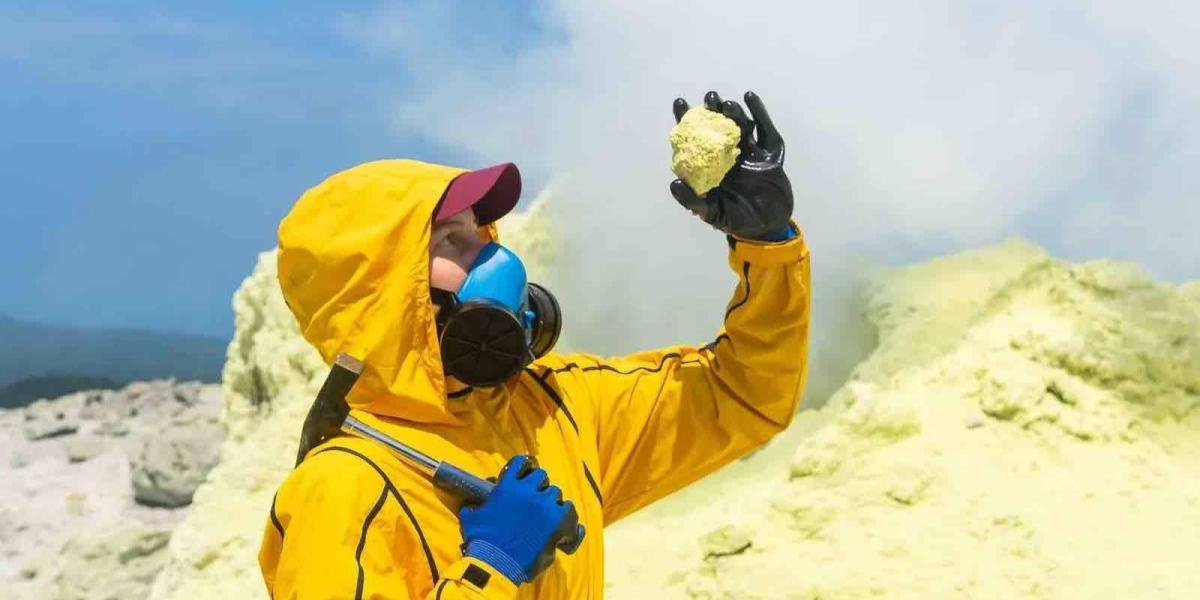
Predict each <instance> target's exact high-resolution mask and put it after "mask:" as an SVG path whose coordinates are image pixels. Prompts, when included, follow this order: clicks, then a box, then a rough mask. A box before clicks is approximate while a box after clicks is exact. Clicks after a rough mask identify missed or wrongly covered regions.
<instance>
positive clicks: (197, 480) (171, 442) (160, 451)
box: [130, 416, 224, 508]
mask: <svg viewBox="0 0 1200 600" xmlns="http://www.w3.org/2000/svg"><path fill="white" fill-rule="evenodd" d="M223 438H224V431H223V430H222V429H221V426H220V424H219V423H218V422H217V421H216V420H215V419H209V418H203V417H201V416H195V417H193V418H186V419H176V420H173V421H170V422H169V423H168V424H167V426H165V427H161V428H160V429H159V431H158V432H157V433H156V434H155V435H152V436H147V437H145V438H144V439H143V440H142V442H141V445H140V447H139V448H138V450H137V451H136V452H135V453H134V455H133V456H132V457H131V458H130V467H131V469H132V472H133V492H134V499H135V500H137V502H138V503H139V504H144V505H146V506H161V507H170V508H175V507H180V506H186V505H188V504H191V502H192V495H193V494H195V493H196V488H197V487H199V485H200V484H201V483H202V482H203V481H204V478H205V476H207V475H208V472H209V471H210V470H212V468H213V467H214V466H216V464H217V460H218V459H220V457H221V441H222V439H223Z"/></svg>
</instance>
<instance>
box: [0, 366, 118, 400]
mask: <svg viewBox="0 0 1200 600" xmlns="http://www.w3.org/2000/svg"><path fill="white" fill-rule="evenodd" d="M125 383H128V382H118V381H113V380H111V379H107V378H105V377H88V376H86V375H57V374H51V375H34V376H33V377H26V378H25V379H18V380H17V381H14V382H12V383H10V384H8V385H6V386H3V387H0V408H16V407H20V406H28V405H29V404H30V403H31V402H33V401H34V400H37V399H38V398H58V397H60V396H65V395H67V394H70V393H71V392H78V391H79V390H117V389H120V388H123V387H125Z"/></svg>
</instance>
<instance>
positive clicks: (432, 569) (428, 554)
mask: <svg viewBox="0 0 1200 600" xmlns="http://www.w3.org/2000/svg"><path fill="white" fill-rule="evenodd" d="M326 452H345V453H346V454H350V455H352V456H357V457H358V458H360V459H362V460H363V462H365V463H367V464H368V465H371V468H372V469H375V472H376V473H378V474H379V477H381V478H382V479H383V483H384V485H385V486H386V487H385V488H384V489H386V490H387V491H389V492H391V493H392V495H393V496H395V497H396V501H397V502H399V503H400V508H402V509H404V514H405V515H408V520H409V521H410V522H411V523H412V526H413V529H415V530H416V531H417V538H418V539H420V540H421V549H422V550H424V551H425V560H426V561H428V562H429V573H430V575H432V576H433V582H434V583H437V580H438V579H441V577H439V576H438V570H437V564H436V563H434V562H433V552H432V551H431V550H430V549H429V542H428V541H426V540H425V531H424V530H422V529H421V524H420V523H418V522H417V516H416V515H414V514H413V511H412V509H410V508H409V507H408V502H405V501H404V496H401V495H400V490H397V489H396V486H394V485H392V480H391V479H388V476H387V475H386V474H384V472H383V469H380V468H379V465H377V464H375V462H374V461H372V460H371V459H369V458H367V457H366V456H364V455H363V454H362V453H360V452H357V451H355V450H351V449H350V448H342V447H341V446H330V447H329V448H325V449H324V450H321V451H320V452H317V454H324V453H326ZM314 456H315V455H314ZM363 531H366V530H365V529H364V530H363Z"/></svg>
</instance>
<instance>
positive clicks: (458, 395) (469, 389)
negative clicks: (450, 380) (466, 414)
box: [446, 386, 475, 399]
mask: <svg viewBox="0 0 1200 600" xmlns="http://www.w3.org/2000/svg"><path fill="white" fill-rule="evenodd" d="M473 391H475V388H473V387H469V386H468V387H465V388H463V389H461V390H458V391H457V392H450V393H449V394H446V397H447V398H451V399H453V398H462V397H463V396H466V395H467V394H470V393H471V392H473Z"/></svg>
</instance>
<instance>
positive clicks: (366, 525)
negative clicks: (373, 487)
mask: <svg viewBox="0 0 1200 600" xmlns="http://www.w3.org/2000/svg"><path fill="white" fill-rule="evenodd" d="M387 496H388V483H387V480H386V479H384V482H383V489H381V490H379V499H378V500H376V501H375V506H372V507H371V512H369V513H367V518H366V519H363V527H362V533H361V534H360V535H359V536H358V549H356V550H355V551H354V564H356V565H358V580H357V583H355V584H354V600H362V597H363V582H364V580H365V579H366V573H365V572H364V571H363V566H362V553H363V548H366V547H367V530H368V529H370V527H371V521H374V520H375V515H377V514H379V509H381V508H383V501H384V500H387Z"/></svg>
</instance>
